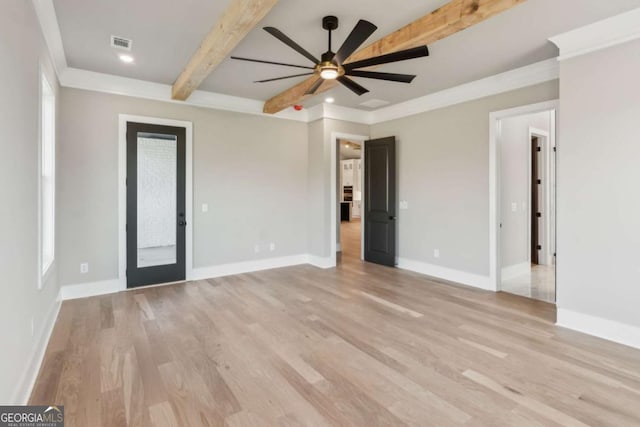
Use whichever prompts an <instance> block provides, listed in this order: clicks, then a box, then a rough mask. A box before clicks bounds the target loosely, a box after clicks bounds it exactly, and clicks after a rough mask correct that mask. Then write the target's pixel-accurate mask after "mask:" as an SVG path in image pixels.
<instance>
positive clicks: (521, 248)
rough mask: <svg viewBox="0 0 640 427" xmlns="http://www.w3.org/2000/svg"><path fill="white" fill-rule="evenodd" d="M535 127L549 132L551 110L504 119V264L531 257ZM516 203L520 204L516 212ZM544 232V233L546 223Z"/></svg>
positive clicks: (521, 261) (502, 122) (502, 235)
mask: <svg viewBox="0 0 640 427" xmlns="http://www.w3.org/2000/svg"><path fill="white" fill-rule="evenodd" d="M531 127H533V128H536V129H539V130H542V131H545V132H547V133H549V131H550V128H551V115H550V113H549V112H541V113H536V114H527V115H523V116H517V117H509V118H507V119H503V120H501V123H500V135H499V137H498V142H499V145H500V210H501V216H500V220H501V223H502V228H501V230H500V236H501V256H502V268H508V267H511V266H516V265H519V264H522V263H528V262H529V261H530V260H531V258H530V245H531V243H530V232H531V217H530V209H531V206H530V200H531V169H530V165H531V141H530V139H529V128H531ZM541 166H542V165H541ZM545 181H546V180H545ZM545 185H546V182H545ZM513 204H515V207H516V210H515V212H514V210H513V206H512V205H513ZM540 209H541V210H544V205H543V200H541V205H540ZM541 224H542V222H541ZM540 234H541V235H542V234H544V233H542V227H541V233H540Z"/></svg>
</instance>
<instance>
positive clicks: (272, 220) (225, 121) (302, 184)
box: [59, 88, 308, 285]
mask: <svg viewBox="0 0 640 427" xmlns="http://www.w3.org/2000/svg"><path fill="white" fill-rule="evenodd" d="M119 114H132V115H141V116H150V117H159V118H170V119H176V120H186V121H192V122H193V143H194V148H193V159H194V164H193V182H194V191H193V197H194V223H193V237H194V239H193V240H194V241H193V260H194V267H196V268H197V267H209V266H214V265H220V264H227V263H233V262H241V261H248V260H256V259H262V258H271V257H281V256H287V255H297V254H304V253H306V252H307V220H306V215H307V207H306V205H305V203H304V201H305V197H306V194H307V138H308V135H307V125H306V124H304V123H299V122H294V121H288V120H281V119H275V118H268V117H260V116H255V115H248V114H239V113H231V112H224V111H217V110H211V109H204V108H197V107H190V106H184V105H178V104H170V103H163V102H157V101H149V100H143V99H137V98H129V97H124V96H117V95H107V94H102V93H97V92H88V91H83V90H76V89H67V88H65V89H63V90H62V95H61V120H62V125H61V130H60V133H61V146H62V150H63V151H62V155H61V156H60V159H59V169H60V197H59V206H60V225H59V242H60V248H61V250H60V253H61V257H60V281H61V283H62V284H63V285H68V284H74V283H86V282H94V281H99V280H107V279H115V278H116V277H117V275H118V185H117V184H118V181H117V177H118V115H119ZM202 203H208V204H209V212H208V213H202V210H201V205H202ZM270 242H274V243H275V244H276V250H275V251H274V252H270V251H269V243H270ZM256 244H258V245H260V249H261V250H260V253H257V254H256V253H255V252H254V246H255V245H256ZM82 262H88V263H89V265H90V266H89V273H88V274H80V268H79V266H80V263H82Z"/></svg>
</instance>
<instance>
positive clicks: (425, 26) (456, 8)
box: [263, 0, 526, 114]
mask: <svg viewBox="0 0 640 427" xmlns="http://www.w3.org/2000/svg"><path fill="white" fill-rule="evenodd" d="M525 1H526V0H453V1H451V2H449V3H447V4H446V5H444V6H442V7H441V8H439V9H436V10H434V11H433V12H431V13H429V14H428V15H425V16H423V17H422V18H419V19H417V20H415V21H413V22H412V23H410V24H408V25H406V26H404V27H402V28H400V29H399V30H397V31H395V32H393V33H391V34H389V35H388V36H386V37H383V38H381V39H380V40H378V41H377V42H375V43H373V44H370V45H368V46H367V47H365V48H364V49H360V50H359V51H357V52H355V53H354V54H353V55H351V56H350V57H349V58H348V59H347V60H346V61H345V63H349V62H354V61H359V60H362V59H366V58H371V57H374V56H379V55H385V54H388V53H392V52H397V51H399V50H403V49H411V48H413V47H418V46H423V45H428V44H431V43H434V42H436V41H438V40H441V39H443V38H445V37H448V36H450V35H452V34H455V33H457V32H459V31H462V30H464V29H466V28H469V27H471V26H473V25H475V24H477V23H479V22H482V21H484V20H486V19H489V18H491V17H492V16H495V15H497V14H499V13H501V12H504V11H505V10H508V9H511V8H512V7H514V6H517V5H518V4H520V3H524V2H525ZM316 79H317V77H316V76H312V77H310V78H308V79H306V80H304V81H302V82H300V83H298V84H297V85H295V86H293V87H291V88H290V89H288V90H286V91H284V92H282V93H280V94H278V95H276V96H274V97H273V98H271V99H269V100H268V101H267V102H265V104H264V108H263V111H264V112H265V113H269V114H275V113H277V112H278V111H282V110H284V109H285V108H287V107H290V106H292V105H295V104H299V103H301V102H302V101H304V100H305V99H307V98H309V97H311V96H315V95H317V94H319V93H322V92H325V91H327V90H329V89H331V88H333V87H335V86H336V85H337V84H338V83H337V82H336V81H335V80H325V81H324V83H322V85H321V86H320V88H318V90H317V91H316V93H315V94H314V95H305V92H306V91H307V89H308V88H309V87H310V86H311V85H312V84H313V83H314V81H315V80H316Z"/></svg>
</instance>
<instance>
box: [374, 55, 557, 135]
mask: <svg viewBox="0 0 640 427" xmlns="http://www.w3.org/2000/svg"><path fill="white" fill-rule="evenodd" d="M559 76H560V70H559V66H558V61H557V60H556V58H551V59H547V60H545V61H541V62H536V63H535V64H531V65H527V66H525V67H522V68H516V69H515V70H511V71H507V72H504V73H500V74H496V75H493V76H490V77H487V78H484V79H480V80H476V81H473V82H469V83H465V84H462V85H460V86H455V87H452V88H449V89H445V90H442V91H440V92H435V93H431V94H429V95H425V96H422V97H420V98H415V99H411V100H409V101H406V102H401V103H399V104H394V105H390V106H388V107H383V108H380V109H377V110H375V111H373V112H372V120H371V122H372V123H381V122H386V121H389V120H394V119H399V118H402V117H407V116H411V115H414V114H419V113H424V112H426V111H431V110H437V109H439V108H444V107H449V106H451V105H455V104H461V103H463V102H468V101H473V100H476V99H480V98H484V97H487V96H491V95H497V94H499V93H503V92H509V91H512V90H516V89H520V88H523V87H527V86H532V85H535V84H538V83H544V82H546V81H550V80H555V79H557V78H558V77H559Z"/></svg>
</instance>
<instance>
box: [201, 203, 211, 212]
mask: <svg viewBox="0 0 640 427" xmlns="http://www.w3.org/2000/svg"><path fill="white" fill-rule="evenodd" d="M202 212H209V204H207V203H203V204H202Z"/></svg>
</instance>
